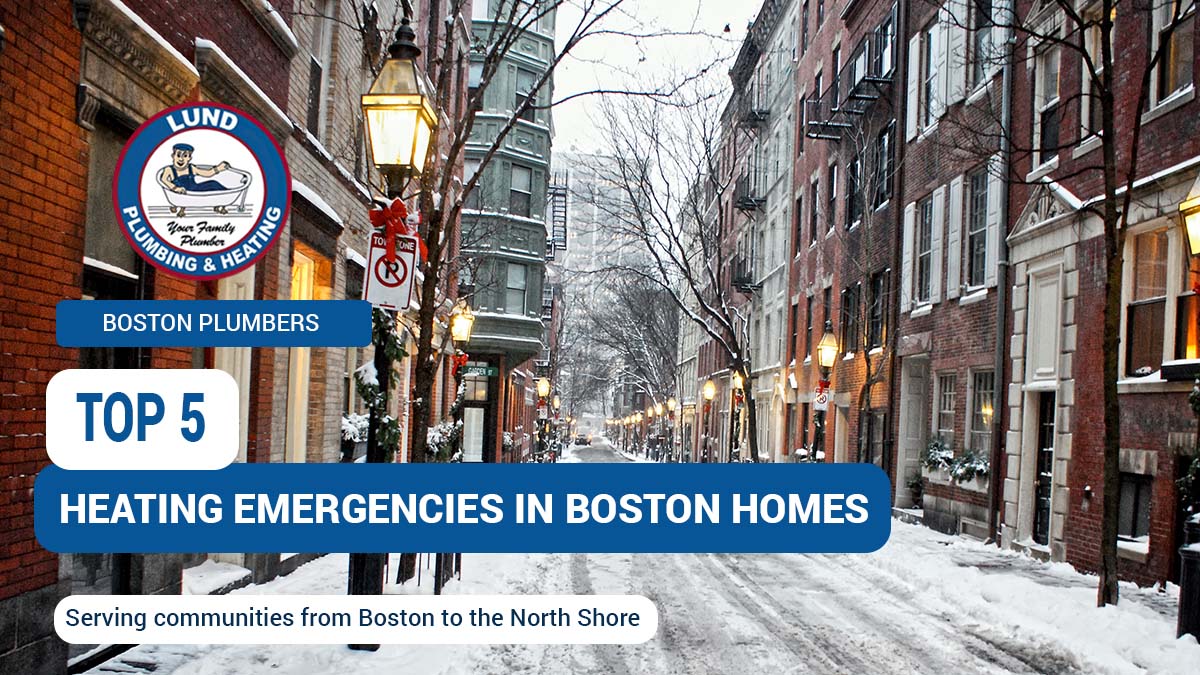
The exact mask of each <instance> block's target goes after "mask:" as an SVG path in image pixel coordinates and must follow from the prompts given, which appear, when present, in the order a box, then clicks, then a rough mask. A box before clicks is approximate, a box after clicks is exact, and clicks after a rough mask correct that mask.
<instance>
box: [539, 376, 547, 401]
mask: <svg viewBox="0 0 1200 675" xmlns="http://www.w3.org/2000/svg"><path fill="white" fill-rule="evenodd" d="M537 395H538V398H547V397H549V396H550V380H549V379H548V378H545V377H543V378H541V379H539V380H538V383H537Z"/></svg>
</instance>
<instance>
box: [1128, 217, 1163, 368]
mask: <svg viewBox="0 0 1200 675" xmlns="http://www.w3.org/2000/svg"><path fill="white" fill-rule="evenodd" d="M1131 238H1132V239H1133V257H1132V275H1133V278H1132V283H1131V285H1130V293H1129V304H1128V305H1127V307H1126V308H1125V375H1126V376H1127V377H1140V376H1144V375H1149V374H1151V373H1153V372H1154V371H1156V370H1158V369H1159V368H1161V367H1162V361H1163V330H1164V328H1165V326H1166V308H1167V263H1168V259H1169V258H1168V248H1169V241H1168V239H1169V238H1168V236H1167V231H1166V230H1165V229H1164V230H1154V231H1151V232H1142V233H1141V234H1138V235H1136V236H1133V237H1131ZM1126 260H1130V258H1126Z"/></svg>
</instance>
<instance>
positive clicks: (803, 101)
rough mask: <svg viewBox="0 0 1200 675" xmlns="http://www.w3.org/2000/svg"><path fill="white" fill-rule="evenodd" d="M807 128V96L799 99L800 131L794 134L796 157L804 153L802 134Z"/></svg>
mask: <svg viewBox="0 0 1200 675" xmlns="http://www.w3.org/2000/svg"><path fill="white" fill-rule="evenodd" d="M807 128H808V95H807V94H805V95H804V96H801V97H800V130H799V131H798V132H797V133H796V156H797V157H799V156H800V153H801V152H803V151H804V132H805V129H807Z"/></svg>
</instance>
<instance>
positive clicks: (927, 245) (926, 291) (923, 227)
mask: <svg viewBox="0 0 1200 675" xmlns="http://www.w3.org/2000/svg"><path fill="white" fill-rule="evenodd" d="M916 241H917V255H916V259H915V261H914V263H913V264H914V265H915V266H916V274H914V275H913V277H914V278H915V279H916V283H915V285H914V288H913V300H915V301H916V302H917V303H918V304H920V303H926V302H929V299H930V296H931V294H932V289H933V195H930V196H928V197H926V198H924V199H922V200H921V201H920V202H918V203H917V231H916Z"/></svg>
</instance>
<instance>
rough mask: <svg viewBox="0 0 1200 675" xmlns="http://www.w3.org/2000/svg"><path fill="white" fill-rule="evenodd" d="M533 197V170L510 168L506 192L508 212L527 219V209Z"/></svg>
mask: <svg viewBox="0 0 1200 675" xmlns="http://www.w3.org/2000/svg"><path fill="white" fill-rule="evenodd" d="M532 195H533V170H532V169H530V168H529V167H527V166H520V165H518V164H514V165H513V167H512V182H511V183H510V187H509V192H508V212H509V213H511V214H513V215H516V216H524V217H526V218H528V217H529V207H530V202H531V201H532V200H531V197H532Z"/></svg>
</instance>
